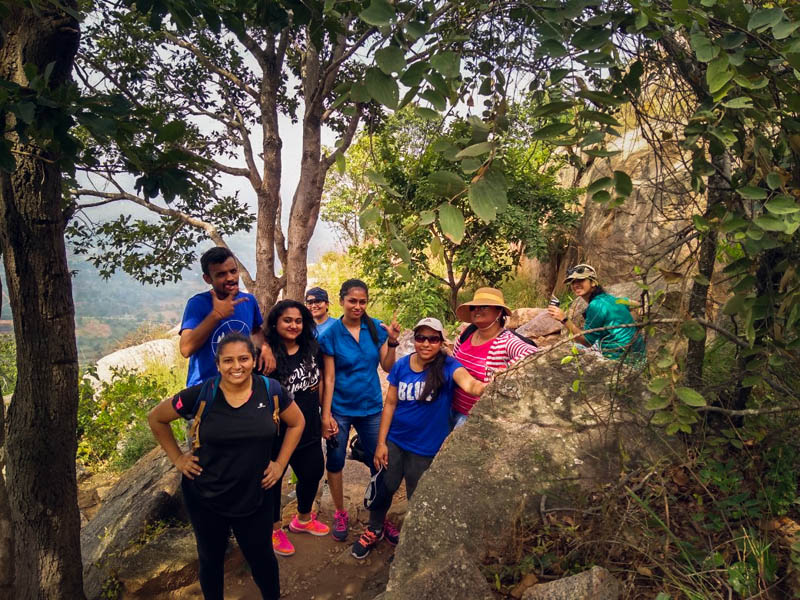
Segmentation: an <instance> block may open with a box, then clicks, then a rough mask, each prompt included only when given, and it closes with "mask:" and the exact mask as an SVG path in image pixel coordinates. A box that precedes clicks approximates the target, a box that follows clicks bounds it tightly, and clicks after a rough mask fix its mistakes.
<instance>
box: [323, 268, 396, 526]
mask: <svg viewBox="0 0 800 600" xmlns="http://www.w3.org/2000/svg"><path fill="white" fill-rule="evenodd" d="M339 302H340V303H341V305H342V312H343V314H342V318H341V319H336V320H334V322H333V324H332V325H331V326H330V327H328V328H327V329H326V330H325V331H324V332H322V334H321V335H320V336H319V346H320V348H321V349H322V354H323V360H324V369H323V370H324V372H325V389H324V391H323V399H322V436H323V437H324V438H325V439H326V440H328V443H327V447H328V458H327V462H326V465H325V466H326V469H327V472H328V486H329V488H330V490H331V498H332V499H333V504H334V507H335V509H336V512H335V513H334V515H333V530H332V535H333V538H334V539H335V540H337V541H340V542H346V541H347V533H348V527H349V521H350V518H349V515H348V514H347V511H346V510H345V509H344V490H343V479H342V469H344V458H345V451H346V450H347V442H348V441H349V438H350V428H351V427H353V428H355V430H356V432H358V437H359V439H360V440H361V442H362V444H363V446H364V451H365V453H366V455H367V458H368V461H369V462H368V464H369V465H370V469H372V467H371V465H372V457H373V455H374V453H375V444H376V443H377V440H378V427H379V426H380V422H381V409H382V402H381V383H380V380H379V379H378V365H379V364H380V366H381V367H382V368H383V370H384V371H386V372H387V373H388V372H389V369H391V368H392V365H394V360H395V348H396V347H397V346H398V342H397V336H398V335H399V334H400V328H399V327H398V325H397V323H396V322H394V321H393V322H392V324H391V325H389V326H387V325H384V324H383V323H381V322H380V321H379V320H378V319H373V318H372V317H370V316H368V315H367V303H368V302H369V296H368V292H367V284H366V283H364V282H363V281H361V280H359V279H348V280H347V281H345V282H344V283H343V284H342V287H341V289H340V290H339Z"/></svg>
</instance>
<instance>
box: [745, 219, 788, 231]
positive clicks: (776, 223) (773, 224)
mask: <svg viewBox="0 0 800 600" xmlns="http://www.w3.org/2000/svg"><path fill="white" fill-rule="evenodd" d="M753 224H754V225H755V226H756V227H760V228H761V229H763V230H764V231H777V232H782V231H786V223H785V222H784V221H783V220H782V219H776V218H775V217H771V216H769V215H761V216H760V217H756V218H755V219H753Z"/></svg>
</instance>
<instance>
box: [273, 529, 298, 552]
mask: <svg viewBox="0 0 800 600" xmlns="http://www.w3.org/2000/svg"><path fill="white" fill-rule="evenodd" d="M272 549H273V550H274V551H275V554H278V555H279V556H291V555H292V554H294V546H292V542H290V541H289V537H288V536H287V535H286V532H285V531H284V530H283V529H278V530H277V531H276V530H274V529H273V530H272Z"/></svg>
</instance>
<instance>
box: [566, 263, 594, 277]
mask: <svg viewBox="0 0 800 600" xmlns="http://www.w3.org/2000/svg"><path fill="white" fill-rule="evenodd" d="M584 273H594V269H593V268H592V267H588V266H586V265H578V266H576V267H572V268H571V269H568V270H567V277H569V276H570V275H583V274H584Z"/></svg>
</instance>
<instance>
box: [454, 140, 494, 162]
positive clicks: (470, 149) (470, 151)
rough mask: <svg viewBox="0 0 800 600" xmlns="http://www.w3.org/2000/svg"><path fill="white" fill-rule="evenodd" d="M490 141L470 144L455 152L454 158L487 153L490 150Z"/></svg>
mask: <svg viewBox="0 0 800 600" xmlns="http://www.w3.org/2000/svg"><path fill="white" fill-rule="evenodd" d="M492 146H493V145H492V143H491V142H479V143H477V144H472V145H471V146H467V147H466V148H464V149H463V150H462V151H461V152H459V153H458V154H456V159H461V158H468V157H472V156H482V155H484V154H488V153H489V152H491V151H492Z"/></svg>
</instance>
